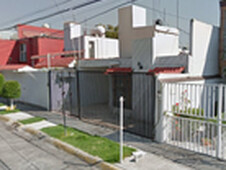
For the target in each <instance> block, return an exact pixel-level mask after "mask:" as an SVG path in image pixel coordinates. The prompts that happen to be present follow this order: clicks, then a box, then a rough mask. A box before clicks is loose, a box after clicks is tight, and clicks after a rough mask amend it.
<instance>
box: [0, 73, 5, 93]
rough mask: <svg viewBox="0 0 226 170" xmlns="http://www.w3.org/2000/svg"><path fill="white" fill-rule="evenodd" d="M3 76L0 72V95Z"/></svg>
mask: <svg viewBox="0 0 226 170" xmlns="http://www.w3.org/2000/svg"><path fill="white" fill-rule="evenodd" d="M4 81H5V78H4V76H3V75H2V74H0V95H1V94H2V88H3V84H4Z"/></svg>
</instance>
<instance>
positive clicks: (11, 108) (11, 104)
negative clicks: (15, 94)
mask: <svg viewBox="0 0 226 170" xmlns="http://www.w3.org/2000/svg"><path fill="white" fill-rule="evenodd" d="M13 109H14V105H13V99H10V110H13Z"/></svg>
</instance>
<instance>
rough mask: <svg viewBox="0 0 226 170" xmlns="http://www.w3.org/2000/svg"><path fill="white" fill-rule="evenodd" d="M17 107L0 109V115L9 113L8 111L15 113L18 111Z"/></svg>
mask: <svg viewBox="0 0 226 170" xmlns="http://www.w3.org/2000/svg"><path fill="white" fill-rule="evenodd" d="M19 111H20V110H19V109H14V110H0V115H5V114H9V113H16V112H19Z"/></svg>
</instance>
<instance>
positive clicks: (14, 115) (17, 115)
mask: <svg viewBox="0 0 226 170" xmlns="http://www.w3.org/2000/svg"><path fill="white" fill-rule="evenodd" d="M4 116H6V117H8V118H10V119H11V120H14V121H18V120H25V119H30V118H32V117H33V116H32V115H30V114H28V113H24V112H17V113H10V114H6V115H4Z"/></svg>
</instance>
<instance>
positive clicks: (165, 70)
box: [147, 67, 185, 75]
mask: <svg viewBox="0 0 226 170" xmlns="http://www.w3.org/2000/svg"><path fill="white" fill-rule="evenodd" d="M184 69H185V67H156V68H154V69H150V70H148V73H147V74H149V75H153V74H154V75H157V74H175V73H177V74H179V73H182V72H183V71H184Z"/></svg>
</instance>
